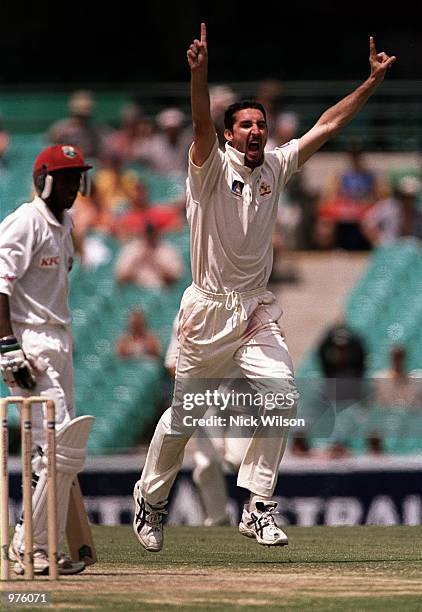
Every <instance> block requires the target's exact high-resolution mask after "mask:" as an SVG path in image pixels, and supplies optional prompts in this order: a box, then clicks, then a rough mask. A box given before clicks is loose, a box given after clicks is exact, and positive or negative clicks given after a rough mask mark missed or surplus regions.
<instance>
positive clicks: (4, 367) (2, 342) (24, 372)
mask: <svg viewBox="0 0 422 612" xmlns="http://www.w3.org/2000/svg"><path fill="white" fill-rule="evenodd" d="M0 370H1V375H2V377H3V380H4V382H5V383H6V385H8V386H9V387H16V386H18V387H22V388H24V389H33V388H34V387H35V385H36V384H37V383H36V380H35V377H34V375H33V373H32V370H31V366H30V365H29V362H28V360H27V358H26V355H25V353H24V352H23V350H22V347H21V345H20V344H19V342H18V341H17V339H16V338H15V336H6V337H5V338H1V339H0Z"/></svg>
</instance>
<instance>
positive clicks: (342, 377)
mask: <svg viewBox="0 0 422 612" xmlns="http://www.w3.org/2000/svg"><path fill="white" fill-rule="evenodd" d="M317 355H318V358H319V361H320V364H321V369H322V373H323V376H324V378H325V385H324V392H323V401H322V403H321V404H320V410H321V414H320V415H318V414H317V416H318V417H319V426H321V424H322V426H323V427H325V431H324V432H323V433H324V434H325V435H323V436H322V437H328V440H329V444H328V448H327V449H326V452H327V456H328V457H329V458H338V457H341V456H347V455H349V454H350V449H349V448H348V447H349V445H350V444H351V443H352V442H353V438H354V437H355V436H356V435H357V431H356V422H357V421H358V414H357V411H358V410H359V409H360V408H361V407H362V406H363V405H364V402H365V393H366V387H365V381H364V376H365V373H366V348H365V344H364V341H363V339H362V338H361V337H360V335H359V334H357V333H356V332H354V331H353V330H352V329H351V328H350V327H349V326H348V325H346V324H345V323H338V324H335V325H333V326H332V327H330V328H329V329H328V330H327V331H326V333H325V334H324V336H323V338H322V340H321V341H320V343H319V345H318V348H317ZM348 408H352V410H353V412H352V413H350V411H347V409H348ZM343 412H344V413H345V414H342V413H343ZM316 420H317V419H315V421H316ZM330 433H331V435H330Z"/></svg>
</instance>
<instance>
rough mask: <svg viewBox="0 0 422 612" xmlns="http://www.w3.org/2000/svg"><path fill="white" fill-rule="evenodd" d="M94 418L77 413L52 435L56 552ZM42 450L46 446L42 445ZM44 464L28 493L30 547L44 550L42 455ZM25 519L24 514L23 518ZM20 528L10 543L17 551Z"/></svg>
mask: <svg viewBox="0 0 422 612" xmlns="http://www.w3.org/2000/svg"><path fill="white" fill-rule="evenodd" d="M93 421H94V417H92V416H81V417H78V418H76V419H73V420H72V421H70V423H69V424H68V425H66V426H65V427H63V429H61V430H60V431H59V432H58V433H57V435H56V464H57V519H58V540H59V541H58V551H59V553H60V552H61V549H62V546H63V541H64V533H65V527H66V520H67V510H68V507H69V495H70V487H71V484H72V481H73V479H74V478H75V476H76V474H78V473H79V472H80V471H81V470H82V469H83V466H84V463H85V457H86V445H87V442H88V437H89V434H90V431H91V428H92V424H93ZM43 450H44V453H45V451H46V449H45V448H44V449H43ZM42 462H43V464H44V467H43V468H42V470H41V472H40V476H39V480H38V483H37V486H36V487H35V490H34V493H33V495H32V520H33V532H34V548H35V549H36V548H41V549H43V550H45V551H46V550H47V544H48V533H47V456H46V455H45V454H44V456H43V458H42ZM24 518H25V517H24ZM22 527H23V528H21V529H19V531H16V533H15V537H14V542H15V543H16V544H18V546H19V550H20V551H21V552H23V550H24V531H25V521H24V523H23V526H22Z"/></svg>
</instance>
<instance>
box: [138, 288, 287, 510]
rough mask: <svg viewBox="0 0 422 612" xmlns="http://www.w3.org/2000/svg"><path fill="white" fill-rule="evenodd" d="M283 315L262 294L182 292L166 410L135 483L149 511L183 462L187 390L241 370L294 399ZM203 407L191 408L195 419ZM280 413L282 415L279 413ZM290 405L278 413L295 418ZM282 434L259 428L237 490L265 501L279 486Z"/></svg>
mask: <svg viewBox="0 0 422 612" xmlns="http://www.w3.org/2000/svg"><path fill="white" fill-rule="evenodd" d="M281 314H282V310H281V308H280V307H279V306H278V304H277V303H276V301H275V297H274V295H273V294H272V293H271V292H270V291H267V290H266V289H264V288H262V289H258V290H255V291H249V292H246V293H237V292H234V291H233V292H231V293H229V294H213V293H210V292H207V291H204V290H203V289H200V288H199V287H197V286H195V285H191V286H190V287H189V288H188V289H186V291H185V293H184V295H183V298H182V302H181V306H180V312H179V331H178V335H179V338H178V339H179V354H178V360H177V374H176V381H175V390H174V396H173V402H172V405H171V407H170V408H169V409H168V410H166V412H164V414H163V415H162V416H161V418H160V420H159V422H158V424H157V427H156V429H155V432H154V436H153V438H152V440H151V443H150V447H149V450H148V454H147V458H146V462H145V466H144V469H143V472H142V476H141V492H142V495H143V496H144V497H145V499H146V500H147V501H148V502H149V503H150V504H152V505H154V504H157V503H160V502H162V501H164V500H166V499H167V497H168V494H169V492H170V489H171V486H172V484H173V482H174V480H175V478H176V476H177V473H178V471H179V470H180V468H181V466H182V462H183V454H184V448H185V446H186V444H187V442H188V440H189V438H190V436H191V435H192V434H193V433H194V428H193V427H186V426H185V424H184V422H183V420H184V417H185V416H186V415H187V414H192V412H191V413H187V412H186V410H185V407H184V405H183V397H184V393H185V391H186V383H187V382H188V384H189V383H190V382H192V381H193V382H196V381H199V387H201V385H203V388H204V391H205V390H206V389H207V388H208V387H207V384H206V381H207V379H214V380H216V379H220V380H221V379H227V378H231V377H232V376H233V372H235V371H238V370H239V369H240V371H241V373H242V375H243V376H244V377H246V378H247V379H248V381H249V382H250V383H251V385H252V386H253V387H254V388H255V389H257V390H258V391H259V392H260V393H261V394H264V395H265V394H266V393H283V394H286V392H289V393H292V394H293V395H295V393H296V387H295V384H294V374H293V364H292V360H291V357H290V355H289V351H288V348H287V346H286V343H285V341H284V338H283V337H282V334H281V330H280V327H279V325H278V323H277V321H278V319H279V318H280V316H281ZM206 409H207V406H204V407H203V408H202V410H201V409H198V408H195V412H194V416H195V417H198V416H199V417H200V416H201V415H203V414H204V413H205V412H206ZM280 412H281V411H280ZM295 412H296V405H294V406H290V407H287V406H286V408H283V416H285V417H290V416H294V414H295ZM287 436H288V427H277V430H276V431H271V432H270V433H268V431H266V432H264V431H263V429H262V428H261V427H257V428H256V429H255V431H254V434H253V436H252V437H251V439H250V441H249V444H248V446H247V448H246V452H245V454H244V457H243V460H242V463H241V465H240V469H239V474H238V481H237V484H238V486H239V487H243V488H245V489H248V490H249V491H251V492H253V493H255V494H257V495H264V496H271V495H272V494H273V492H274V488H275V485H276V482H277V475H278V468H279V465H280V461H281V459H282V457H283V454H284V451H285V448H286V443H287Z"/></svg>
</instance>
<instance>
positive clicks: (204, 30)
mask: <svg viewBox="0 0 422 612" xmlns="http://www.w3.org/2000/svg"><path fill="white" fill-rule="evenodd" d="M206 43H207V26H206V25H205V23H204V22H203V23H201V44H203V45H205V44H206Z"/></svg>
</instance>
